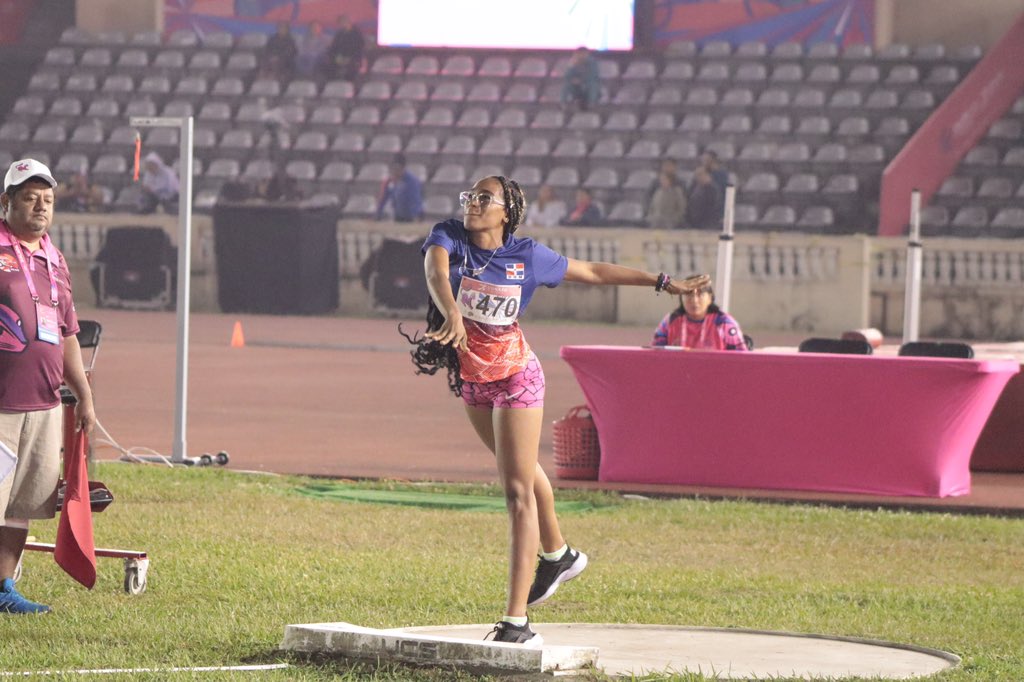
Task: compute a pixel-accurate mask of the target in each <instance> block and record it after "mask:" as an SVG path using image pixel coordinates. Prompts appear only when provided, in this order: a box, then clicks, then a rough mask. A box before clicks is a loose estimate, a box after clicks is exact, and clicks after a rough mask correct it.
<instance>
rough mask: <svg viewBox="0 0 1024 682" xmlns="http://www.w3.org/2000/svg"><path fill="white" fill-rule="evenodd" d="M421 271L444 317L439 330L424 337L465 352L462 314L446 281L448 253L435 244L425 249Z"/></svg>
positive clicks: (464, 331)
mask: <svg viewBox="0 0 1024 682" xmlns="http://www.w3.org/2000/svg"><path fill="white" fill-rule="evenodd" d="M423 269H424V271H425V273H426V277H427V290H428V291H430V297H431V298H432V299H434V305H436V306H437V309H438V310H440V311H441V314H442V315H444V324H443V325H441V327H440V328H439V329H436V330H434V331H428V332H427V333H426V334H425V336H426V337H427V338H428V339H433V340H434V341H438V342H440V343H444V344H451V345H453V346H455V347H456V348H461V349H462V350H466V347H467V346H466V327H465V325H464V324H463V323H462V313H461V312H459V307H458V306H457V305H456V303H455V295H454V294H453V293H452V286H451V284H450V283H449V281H448V252H447V251H445V250H444V249H443V248H441V247H440V246H437V245H436V244H435V245H433V246H430V247H429V248H428V249H427V255H426V257H425V258H424V259H423Z"/></svg>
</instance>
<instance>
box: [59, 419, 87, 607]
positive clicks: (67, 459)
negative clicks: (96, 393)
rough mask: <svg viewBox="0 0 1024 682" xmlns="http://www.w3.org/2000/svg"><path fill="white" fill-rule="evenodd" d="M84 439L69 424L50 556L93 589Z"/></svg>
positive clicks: (76, 578)
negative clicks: (61, 495) (61, 500)
mask: <svg viewBox="0 0 1024 682" xmlns="http://www.w3.org/2000/svg"><path fill="white" fill-rule="evenodd" d="M87 438H88V437H87V436H86V435H85V432H84V431H75V430H74V426H73V425H72V427H71V429H70V438H66V439H65V448H64V478H65V481H66V486H65V489H64V506H63V507H62V508H61V511H60V523H59V525H58V526H57V542H56V543H55V547H54V550H53V558H54V560H55V561H56V562H57V565H58V566H60V567H61V568H63V569H64V572H65V573H67V574H68V575H70V576H71V577H72V578H74V579H75V580H77V581H78V582H80V583H82V584H83V585H85V586H86V587H87V588H89V589H92V586H93V585H95V584H96V545H95V543H94V541H93V536H92V508H91V506H90V503H89V471H88V469H87V468H86V461H85V451H86V440H87ZM68 444H70V447H68Z"/></svg>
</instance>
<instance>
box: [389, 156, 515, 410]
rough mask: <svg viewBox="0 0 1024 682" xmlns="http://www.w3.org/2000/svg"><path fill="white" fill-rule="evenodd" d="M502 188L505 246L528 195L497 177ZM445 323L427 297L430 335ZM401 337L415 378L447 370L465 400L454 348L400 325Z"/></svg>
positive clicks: (453, 389)
mask: <svg viewBox="0 0 1024 682" xmlns="http://www.w3.org/2000/svg"><path fill="white" fill-rule="evenodd" d="M484 179H485V180H486V179H494V180H497V181H498V182H499V183H500V184H501V194H502V200H503V201H504V202H505V214H506V217H507V218H508V219H507V220H506V222H505V227H504V230H503V233H502V243H503V244H504V243H505V242H507V241H508V238H509V237H510V236H512V235H513V234H514V233H515V231H516V230H518V229H519V226H520V225H522V223H523V219H524V218H526V194H525V193H524V192H523V188H522V187H520V186H519V183H518V182H516V181H515V180H510V179H508V178H506V177H505V176H503V175H494V176H491V178H484ZM444 322H445V317H444V314H443V313H442V312H441V310H440V309H439V308H438V307H437V305H435V304H434V298H433V297H432V296H428V297H427V331H428V332H432V331H436V330H438V329H440V328H441V326H442V325H443V324H444ZM398 333H399V334H401V335H402V336H404V337H405V339H406V341H408V342H409V343H411V344H412V345H414V346H415V348H414V349H412V350H411V351H409V355H410V356H411V357H412V364H413V365H415V366H416V374H427V375H430V376H433V375H434V374H437V372H438V371H439V370H441V369H445V370H447V375H448V388H449V389H450V390H451V392H452V393H453V394H455V395H456V396H458V397H462V383H463V381H462V374H461V365H460V364H459V354H458V352H457V351H456V349H455V347H454V346H453V345H451V344H446V343H440V342H438V341H434V340H433V339H428V338H427V337H426V336H424V335H422V334H420V333H419V331H418V330H417V331H415V332H413V334H412V336H410V335H409V334H406V333H405V332H404V331H402V325H401V324H399V325H398Z"/></svg>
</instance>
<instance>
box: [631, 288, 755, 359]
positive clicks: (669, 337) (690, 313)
mask: <svg viewBox="0 0 1024 682" xmlns="http://www.w3.org/2000/svg"><path fill="white" fill-rule="evenodd" d="M679 287H680V288H681V289H682V290H683V293H681V294H680V295H679V307H678V308H676V309H675V310H673V311H672V312H670V313H669V314H668V315H666V316H665V317H664V319H662V321H661V323H660V324H658V328H657V329H655V330H654V340H653V341H652V342H651V345H653V346H682V347H683V348H705V349H710V350H747V343H746V341H745V339H744V337H743V331H742V330H741V329H740V325H739V324H738V323H737V322H736V320H734V319H733V318H732V317H731V316H730V315H729V314H728V313H726V312H725V311H723V310H722V309H721V308H719V307H718V306H717V305H716V304H715V291H714V289H713V288H712V287H711V277H710V276H709V275H693V276H691V277H687V278H686V279H684V280H683V281H682V282H679Z"/></svg>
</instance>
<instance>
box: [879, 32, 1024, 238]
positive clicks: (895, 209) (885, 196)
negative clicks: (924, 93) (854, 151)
mask: <svg viewBox="0 0 1024 682" xmlns="http://www.w3.org/2000/svg"><path fill="white" fill-rule="evenodd" d="M1022 92H1024V14H1022V15H1021V16H1020V17H1019V18H1018V19H1017V21H1016V22H1015V23H1014V24H1013V26H1012V27H1011V28H1010V30H1009V31H1007V33H1006V35H1005V36H1003V38H1002V39H1001V40H1000V41H999V42H998V43H997V44H996V45H995V46H993V47H992V49H990V50H989V52H988V54H986V55H985V57H984V58H983V59H982V60H981V61H980V62H978V65H977V66H975V67H974V69H973V70H972V71H971V72H970V73H969V74H967V77H966V78H964V79H963V81H961V82H960V85H958V86H957V88H956V89H955V90H954V91H953V92H952V94H950V96H949V97H948V98H946V101H945V102H943V103H942V104H941V105H940V106H939V108H938V109H936V110H935V112H934V113H933V114H932V115H931V116H930V117H928V120H927V121H925V122H924V124H923V125H922V126H921V127H920V128H919V129H918V131H917V132H916V133H914V136H913V137H911V138H910V141H909V142H907V144H906V145H905V146H904V147H903V149H902V150H900V153H899V154H897V155H896V158H894V159H893V160H892V161H891V162H890V163H889V165H888V166H887V167H886V169H885V171H884V172H883V173H882V193H881V198H880V199H879V220H878V234H880V235H882V236H894V235H900V234H903V233H904V232H905V231H906V227H907V225H908V224H909V222H910V193H911V191H912V190H914V189H918V190H920V191H921V205H922V206H924V205H926V204H927V203H928V201H929V199H931V197H932V195H933V194H935V192H936V191H937V190H938V189H939V187H941V186H942V183H943V181H944V180H945V179H946V178H947V177H949V175H950V173H952V172H953V170H954V169H955V168H956V166H957V164H958V163H960V160H961V159H962V158H963V157H964V156H965V155H966V154H967V152H968V151H969V150H970V149H971V147H973V146H974V145H975V144H976V143H977V142H978V140H980V139H981V137H982V136H983V135H984V134H985V133H986V132H987V131H988V128H989V126H991V125H992V123H993V122H995V121H996V120H998V119H999V118H1000V117H1001V116H1002V115H1003V114H1004V113H1005V112H1006V111H1007V110H1008V109H1009V108H1010V107H1011V106H1012V105H1013V103H1014V101H1015V100H1016V99H1017V97H1019V96H1020V94H1021V93H1022Z"/></svg>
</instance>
